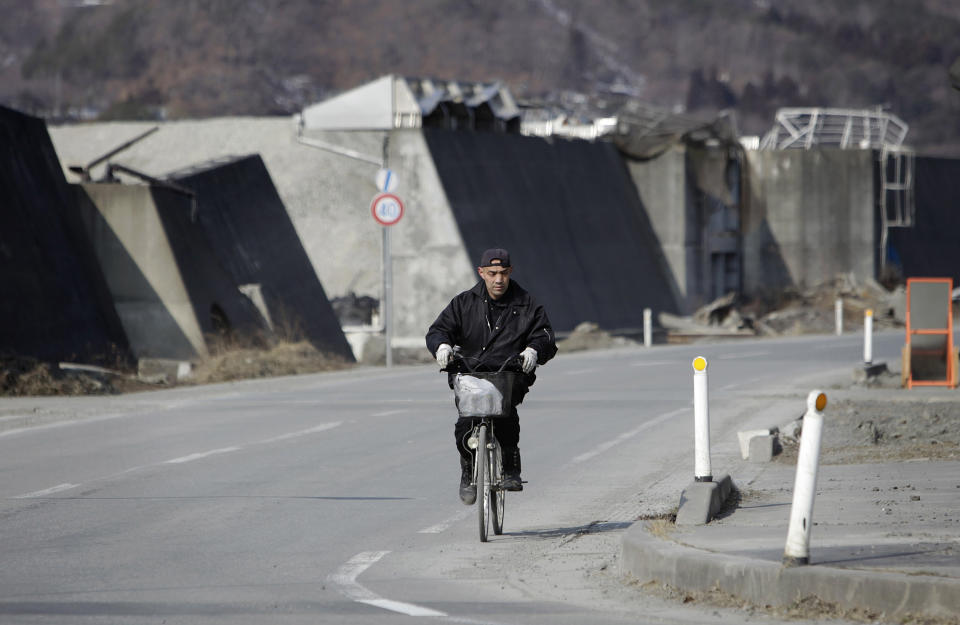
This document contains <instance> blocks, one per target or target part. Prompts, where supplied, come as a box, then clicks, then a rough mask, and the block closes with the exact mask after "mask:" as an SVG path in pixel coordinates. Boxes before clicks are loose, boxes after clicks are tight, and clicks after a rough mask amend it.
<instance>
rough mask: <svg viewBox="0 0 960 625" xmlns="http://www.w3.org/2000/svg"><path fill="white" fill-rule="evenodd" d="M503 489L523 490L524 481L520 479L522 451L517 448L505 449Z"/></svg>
mask: <svg viewBox="0 0 960 625" xmlns="http://www.w3.org/2000/svg"><path fill="white" fill-rule="evenodd" d="M503 489H504V490H510V491H518V490H523V480H521V479H520V450H519V449H517V448H516V447H504V448H503Z"/></svg>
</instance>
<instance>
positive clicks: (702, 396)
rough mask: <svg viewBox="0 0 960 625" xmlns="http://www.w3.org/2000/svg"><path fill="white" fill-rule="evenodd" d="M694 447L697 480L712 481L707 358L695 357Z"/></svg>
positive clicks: (694, 476)
mask: <svg viewBox="0 0 960 625" xmlns="http://www.w3.org/2000/svg"><path fill="white" fill-rule="evenodd" d="M693 430H694V432H693V448H694V472H693V479H694V481H696V482H712V481H713V474H712V472H711V469H710V410H709V405H708V402H707V359H706V358H704V357H703V356H697V357H696V358H694V359H693Z"/></svg>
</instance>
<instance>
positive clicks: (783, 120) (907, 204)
mask: <svg viewBox="0 0 960 625" xmlns="http://www.w3.org/2000/svg"><path fill="white" fill-rule="evenodd" d="M775 119H776V123H775V124H774V127H773V128H772V129H771V130H770V131H769V132H768V133H767V134H766V135H764V137H763V140H762V141H761V142H760V149H761V150H786V149H810V148H813V147H835V148H841V149H847V150H875V151H876V153H877V160H878V166H879V167H880V197H879V200H880V221H881V233H880V268H881V271H883V269H885V268H886V263H887V241H888V238H889V230H890V228H909V227H912V226H913V223H914V216H915V210H916V206H915V203H914V191H913V172H914V162H915V153H914V151H913V150H912V149H910V148H909V147H906V146H905V145H904V144H903V141H904V139H905V138H906V136H907V131H908V130H909V126H907V124H906V123H904V122H903V120H901V119H900V118H899V117H897V116H896V115H892V114H890V113H886V112H884V111H882V110H873V111H871V110H855V109H835V108H783V109H780V110H778V111H777V114H776V118H775Z"/></svg>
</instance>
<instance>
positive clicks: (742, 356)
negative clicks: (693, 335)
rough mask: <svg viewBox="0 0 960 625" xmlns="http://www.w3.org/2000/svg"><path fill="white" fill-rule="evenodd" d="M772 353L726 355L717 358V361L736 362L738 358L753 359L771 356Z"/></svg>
mask: <svg viewBox="0 0 960 625" xmlns="http://www.w3.org/2000/svg"><path fill="white" fill-rule="evenodd" d="M769 355H770V352H743V353H740V354H725V355H723V356H717V360H736V359H737V358H753V357H754V356H769Z"/></svg>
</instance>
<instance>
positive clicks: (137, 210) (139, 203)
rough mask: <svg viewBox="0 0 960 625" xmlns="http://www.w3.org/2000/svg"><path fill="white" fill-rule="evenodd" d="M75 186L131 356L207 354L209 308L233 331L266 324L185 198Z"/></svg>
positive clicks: (213, 327)
mask: <svg viewBox="0 0 960 625" xmlns="http://www.w3.org/2000/svg"><path fill="white" fill-rule="evenodd" d="M75 189H76V194H77V198H78V205H79V210H80V214H81V218H82V221H83V226H84V228H85V230H86V234H87V236H88V237H89V239H90V242H91V245H92V246H93V250H94V254H95V255H96V257H97V259H98V261H99V263H100V267H101V269H102V271H103V273H104V275H105V276H106V280H107V284H108V285H109V288H110V292H111V294H112V297H113V301H114V306H115V308H116V310H117V314H118V315H119V317H120V320H121V322H122V323H123V328H124V331H125V333H126V335H127V338H128V340H129V342H130V347H131V351H132V352H133V354H134V355H135V356H137V357H138V358H143V357H154V358H173V359H186V360H189V359H194V358H197V357H202V356H204V355H206V354H207V344H206V336H207V335H210V334H212V333H214V332H216V331H217V330H218V329H219V328H218V327H217V323H218V322H219V320H218V319H215V318H214V317H215V315H214V314H213V313H214V311H215V310H216V311H222V313H223V314H225V315H226V317H227V318H228V319H230V320H231V323H232V325H233V326H235V327H236V328H238V329H246V330H255V329H259V328H263V327H264V324H263V322H262V319H261V318H260V317H259V313H257V311H256V310H255V308H254V307H253V305H252V304H251V303H250V302H249V300H247V299H246V298H245V297H244V296H243V295H242V294H241V293H240V291H239V290H238V288H237V285H236V284H234V283H233V282H232V281H231V280H230V279H229V277H228V276H227V274H226V272H225V271H224V270H223V268H222V267H221V266H220V265H219V263H218V262H217V261H216V259H215V257H214V255H213V254H212V252H211V250H210V248H209V246H208V245H207V243H206V241H205V240H204V238H203V235H202V232H201V231H200V229H199V226H198V225H196V224H195V223H193V222H192V220H191V219H192V218H191V211H192V203H191V200H190V198H188V197H185V196H183V195H182V194H180V193H177V192H175V191H173V190H170V189H166V188H157V187H150V186H146V185H122V184H96V183H91V184H84V185H77V186H76V187H75ZM214 307H216V309H215V308H214Z"/></svg>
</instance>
